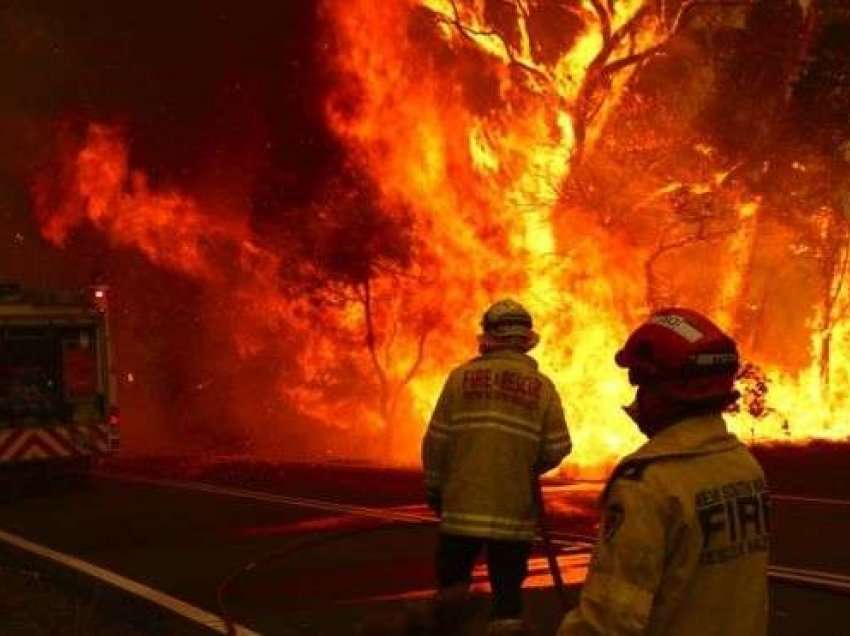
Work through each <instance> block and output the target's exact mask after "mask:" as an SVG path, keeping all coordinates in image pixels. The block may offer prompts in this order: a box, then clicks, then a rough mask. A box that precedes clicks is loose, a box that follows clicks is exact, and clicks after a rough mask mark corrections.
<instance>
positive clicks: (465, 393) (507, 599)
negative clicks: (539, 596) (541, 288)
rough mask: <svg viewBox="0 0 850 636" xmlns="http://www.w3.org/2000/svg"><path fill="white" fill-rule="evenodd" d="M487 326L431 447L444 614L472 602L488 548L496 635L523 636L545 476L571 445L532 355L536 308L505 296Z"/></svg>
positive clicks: (437, 420)
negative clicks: (539, 489) (537, 493)
mask: <svg viewBox="0 0 850 636" xmlns="http://www.w3.org/2000/svg"><path fill="white" fill-rule="evenodd" d="M481 326H482V332H483V333H482V334H481V335H480V336H479V349H480V354H481V355H480V356H478V357H477V358H474V359H473V360H470V361H469V362H467V363H466V364H464V365H462V366H460V367H458V368H457V369H455V370H453V371H452V372H451V374H450V375H449V378H448V380H447V381H446V384H445V387H444V388H443V391H442V393H441V395H440V397H439V400H438V402H437V406H436V409H435V410H434V414H433V416H432V417H431V421H430V424H429V426H428V432H427V433H426V435H425V440H424V443H423V447H422V460H423V465H424V468H425V478H426V488H427V496H428V502H429V505H430V506H431V507H432V508H433V509H434V510H435V511H436V512H437V513H438V514H439V515H440V518H441V523H440V536H439V545H438V548H437V559H436V560H437V579H438V583H439V588H440V591H439V592H438V597H437V598H438V603H437V606H438V612H437V613H438V622H439V621H440V620H441V619H440V617H439V614H440V612H439V610H440V608H441V605H442V606H443V609H445V608H447V607H451V606H452V602H451V600H452V599H454V600H455V601H458V600H461V601H462V599H463V597H464V595H465V592H466V590H467V589H468V587H469V583H470V577H471V572H472V568H473V565H474V563H475V560H476V559H477V557H478V555H479V553H480V552H481V551H482V550H484V549H486V553H487V569H488V574H489V577H490V583H491V587H492V589H493V597H494V602H493V610H492V620H491V623H490V633H491V634H515V633H516V634H521V633H524V626H523V623H522V620H521V614H522V606H521V594H520V590H521V587H522V583H523V580H524V579H525V577H526V574H527V562H528V556H529V553H530V550H531V542H532V539H533V538H534V535H535V527H536V525H535V521H536V515H537V510H536V505H535V497H534V488H535V482H536V478H537V476H538V475H539V474H540V473H543V472H545V471H547V470H550V469H552V468H554V467H556V466H558V464H560V463H561V461H562V460H563V459H564V457H566V455H567V454H568V453H569V452H570V448H571V443H570V436H569V433H568V431H567V425H566V422H565V420H564V411H563V408H562V406H561V399H560V397H559V395H558V391H557V390H556V389H555V386H554V385H553V384H552V381H551V380H549V378H547V377H546V376H545V375H543V374H542V373H541V372H540V371H538V369H537V362H535V360H534V359H533V358H531V357H530V356H528V355H527V352H528V351H529V350H531V349H532V348H533V347H534V346H535V345H536V344H537V342H538V339H539V338H538V336H537V334H536V333H535V332H534V331H533V329H532V319H531V315H530V314H529V313H528V312H527V311H526V310H525V309H524V308H523V307H522V305H520V304H519V303H517V302H515V301H512V300H503V301H500V302H497V303H495V304H494V305H493V306H492V307H490V308H489V309H488V310H487V312H486V313H485V314H484V317H483V318H482V321H481ZM455 605H456V604H455ZM449 613H451V612H449ZM443 618H444V619H445V620H442V622H443V624H442V625H440V626H438V629H440V630H441V631H440V633H445V634H447V633H449V627H450V626H449V625H447V624H446V623H451V622H453V621H454V620H455V619H454V618H451V617H449V618H445V616H444V617H443Z"/></svg>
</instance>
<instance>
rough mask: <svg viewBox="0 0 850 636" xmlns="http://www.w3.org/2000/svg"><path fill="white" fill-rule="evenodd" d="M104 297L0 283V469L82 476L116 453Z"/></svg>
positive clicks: (103, 291)
mask: <svg viewBox="0 0 850 636" xmlns="http://www.w3.org/2000/svg"><path fill="white" fill-rule="evenodd" d="M107 295H108V289H107V288H106V287H105V286H94V287H90V288H88V289H85V290H82V291H77V290H74V291H70V290H68V291H66V290H62V291H35V290H25V289H23V288H21V287H20V286H19V285H16V284H7V283H0V467H7V466H8V467H11V466H24V465H27V466H30V467H41V466H57V467H58V466H63V467H66V468H68V469H70V470H73V471H75V472H79V471H82V472H85V471H87V470H88V469H89V468H90V467H91V465H92V463H93V460H95V459H96V458H98V457H102V456H105V455H109V454H111V453H113V452H115V451H116V450H117V449H118V446H119V440H120V438H119V434H118V424H119V413H118V407H117V404H116V401H115V398H116V396H115V377H114V375H113V369H112V355H111V343H110V334H109V321H108V311H107V307H108V305H107V300H108V298H107Z"/></svg>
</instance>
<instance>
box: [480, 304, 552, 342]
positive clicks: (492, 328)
mask: <svg viewBox="0 0 850 636" xmlns="http://www.w3.org/2000/svg"><path fill="white" fill-rule="evenodd" d="M533 326H534V324H533V321H532V319H531V314H530V313H528V310H526V308H525V307H523V306H522V305H520V304H519V303H518V302H517V301H515V300H512V299H510V298H506V299H504V300H500V301H498V302H496V303H494V304H493V305H491V306H490V308H489V309H488V310H487V311H485V312H484V315H483V316H482V317H481V330H482V331H483V332H484V333H483V334H482V335H481V336H480V337H479V343H480V345H481V349H482V351H485V350H491V349H496V348H515V349H521V350H522V351H528V350H529V349H533V348H534V347H535V346H536V345H537V343H538V341H539V340H540V337H539V336H538V335H537V334H536V333H535V332H534V330H533Z"/></svg>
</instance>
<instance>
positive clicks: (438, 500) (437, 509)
mask: <svg viewBox="0 0 850 636" xmlns="http://www.w3.org/2000/svg"><path fill="white" fill-rule="evenodd" d="M425 501H426V502H427V503H428V507H429V508H430V509H431V510H433V511H434V514H435V515H437V516H438V517H440V516H442V514H443V495H442V493H441V492H440V491H439V490H429V491H428V492H427V493H425Z"/></svg>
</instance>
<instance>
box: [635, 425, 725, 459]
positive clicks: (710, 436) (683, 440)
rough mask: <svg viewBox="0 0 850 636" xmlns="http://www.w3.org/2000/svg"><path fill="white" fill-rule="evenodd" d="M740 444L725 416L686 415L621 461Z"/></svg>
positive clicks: (697, 452)
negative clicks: (687, 416)
mask: <svg viewBox="0 0 850 636" xmlns="http://www.w3.org/2000/svg"><path fill="white" fill-rule="evenodd" d="M740 445H741V442H740V441H739V440H738V438H737V437H735V435H733V434H732V433H730V432H729V431H728V430H727V429H726V422H725V421H724V420H723V416H722V415H720V414H719V413H716V414H712V415H699V416H697V417H689V418H686V419H684V420H682V421H681V422H677V423H676V424H673V425H672V426H670V427H668V428H666V429H664V430H663V431H660V432H659V433H657V434H655V435H654V436H653V437H652V439H650V440H649V441H648V442H646V443H645V444H644V445H643V446H641V447H640V448H639V449H637V450H636V451H635V452H634V453H632V454H631V455H628V456H626V457H625V458H624V459H623V462H621V463H625V462H627V461H642V460H649V459H660V458H662V457H677V456H681V455H706V454H708V453H718V452H721V451H725V450H730V449H732V448H736V447H738V446H740Z"/></svg>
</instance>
